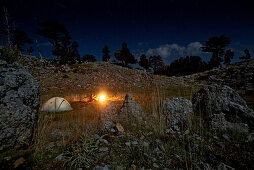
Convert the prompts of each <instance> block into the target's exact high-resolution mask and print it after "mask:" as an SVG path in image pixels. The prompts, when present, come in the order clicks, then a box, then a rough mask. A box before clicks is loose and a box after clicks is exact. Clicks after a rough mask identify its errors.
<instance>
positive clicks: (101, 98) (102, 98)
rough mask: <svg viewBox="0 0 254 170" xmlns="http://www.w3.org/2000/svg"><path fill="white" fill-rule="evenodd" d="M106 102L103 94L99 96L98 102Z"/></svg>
mask: <svg viewBox="0 0 254 170" xmlns="http://www.w3.org/2000/svg"><path fill="white" fill-rule="evenodd" d="M105 100H106V96H105V95H104V94H101V95H100V96H99V101H100V102H104V101H105Z"/></svg>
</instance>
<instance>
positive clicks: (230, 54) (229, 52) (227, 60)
mask: <svg viewBox="0 0 254 170" xmlns="http://www.w3.org/2000/svg"><path fill="white" fill-rule="evenodd" d="M233 56H234V52H233V51H232V50H230V49H229V50H227V51H226V53H225V56H224V64H226V65H229V64H230V62H231V59H233Z"/></svg>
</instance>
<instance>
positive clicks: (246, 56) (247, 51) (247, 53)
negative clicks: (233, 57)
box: [239, 49, 251, 60]
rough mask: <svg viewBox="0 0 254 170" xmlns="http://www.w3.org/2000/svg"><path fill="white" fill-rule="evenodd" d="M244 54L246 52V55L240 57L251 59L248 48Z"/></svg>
mask: <svg viewBox="0 0 254 170" xmlns="http://www.w3.org/2000/svg"><path fill="white" fill-rule="evenodd" d="M244 54H245V56H242V57H239V59H242V60H249V59H250V58H251V56H250V52H249V50H248V49H245V50H244Z"/></svg>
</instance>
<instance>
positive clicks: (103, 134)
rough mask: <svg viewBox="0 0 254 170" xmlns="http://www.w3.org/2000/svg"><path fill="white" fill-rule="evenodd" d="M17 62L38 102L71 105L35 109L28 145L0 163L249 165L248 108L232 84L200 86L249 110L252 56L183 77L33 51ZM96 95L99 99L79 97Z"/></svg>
mask: <svg viewBox="0 0 254 170" xmlns="http://www.w3.org/2000/svg"><path fill="white" fill-rule="evenodd" d="M20 62H21V63H22V64H23V65H24V66H25V67H26V68H27V69H28V70H30V71H31V73H32V74H33V75H34V76H35V77H36V79H37V80H38V81H39V83H40V86H41V104H40V105H42V104H43V103H44V102H45V101H46V100H48V99H49V98H51V97H55V96H58V97H64V98H65V99H67V101H68V102H70V104H71V107H72V108H73V110H71V111H66V112H60V113H50V112H40V111H39V113H38V127H37V131H36V133H35V137H34V141H33V144H32V146H31V147H30V149H29V150H28V151H24V153H22V152H20V153H18V154H16V155H15V156H14V157H11V158H9V157H7V156H3V157H4V161H5V164H3V167H10V166H13V165H14V166H16V164H18V165H17V166H19V167H21V168H28V167H29V168H30V169H56V168H59V167H60V168H66V169H78V168H81V169H82V168H84V169H95V170H96V169H104V170H107V169H129V168H131V169H149V168H152V169H179V168H183V169H223V168H224V169H225V168H226V169H227V168H229V169H230V168H235V169H246V168H250V169H251V168H253V149H254V148H253V147H252V146H253V142H254V135H253V132H252V130H253V129H254V121H253V120H254V119H252V118H254V116H253V115H252V114H253V111H252V110H251V109H249V108H248V107H247V105H246V103H245V101H244V100H243V99H242V98H241V97H240V96H239V95H238V94H237V93H235V92H234V90H233V89H231V88H228V87H225V86H217V85H212V86H208V88H207V87H205V88H203V89H201V90H200V88H201V86H203V85H207V84H213V83H217V84H222V85H223V84H226V85H229V86H231V87H232V88H235V91H237V92H239V93H240V94H241V96H242V97H243V98H244V99H245V100H246V101H247V104H248V106H249V107H253V99H254V97H253V93H252V92H251V91H252V88H253V80H252V74H253V61H250V62H242V63H236V64H233V65H230V66H228V67H223V68H218V69H214V70H210V71H206V72H203V73H197V74H193V75H189V76H182V77H174V76H173V77H166V76H159V75H153V74H150V73H146V72H144V71H142V70H138V69H135V68H125V67H121V66H118V65H114V64H111V63H106V62H94V63H83V64H76V65H73V66H60V65H54V64H53V63H52V61H51V60H46V59H42V60H40V59H38V58H36V57H33V56H23V57H22V58H21V59H20ZM240 87H241V88H240ZM209 88H210V91H209V90H208V89H209ZM101 92H103V93H105V94H106V96H107V100H106V102H104V103H100V102H99V101H92V102H88V101H87V100H86V99H87V98H88V97H89V96H90V95H91V94H95V95H98V94H100V93H101ZM127 93H128V95H126V94H127ZM210 93H211V94H210ZM197 94H198V95H199V97H200V98H199V97H197V96H198V95H197ZM193 96H194V97H193ZM194 98H195V100H197V99H204V100H203V101H202V102H203V104H202V105H201V106H199V105H197V103H198V102H197V103H196V104H195V100H192V99H194ZM209 102H211V103H212V104H211V103H210V104H211V105H210V104H209ZM200 107H201V108H202V109H206V110H207V111H208V112H209V111H210V112H209V114H212V115H213V116H214V117H210V118H212V120H210V119H209V121H207V120H208V119H205V118H204V117H203V116H204V115H202V114H203V113H202V114H201V115H199V112H200V113H201V111H202V109H200ZM239 108H240V109H239ZM232 113H233V114H232ZM225 114H227V115H226V116H225ZM237 114H238V115H237ZM248 116H249V117H248ZM246 122H247V123H248V125H247V124H246ZM208 126H215V127H216V128H215V129H212V128H211V129H210V128H207V127H208ZM239 152H241V153H243V154H239ZM5 158H8V160H5ZM20 159H21V160H22V161H23V162H22V163H19V162H18V163H17V161H18V160H20ZM204 167H206V168H204Z"/></svg>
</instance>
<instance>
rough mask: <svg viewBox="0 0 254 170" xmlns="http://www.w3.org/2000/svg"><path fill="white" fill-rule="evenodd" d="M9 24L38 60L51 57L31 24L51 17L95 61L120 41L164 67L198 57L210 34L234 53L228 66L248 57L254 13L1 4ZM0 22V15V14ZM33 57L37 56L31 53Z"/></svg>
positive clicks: (253, 50) (195, 4)
mask: <svg viewBox="0 0 254 170" xmlns="http://www.w3.org/2000/svg"><path fill="white" fill-rule="evenodd" d="M0 5H1V6H5V7H6V8H7V10H8V13H9V15H10V20H11V21H12V22H15V25H16V27H17V28H19V29H22V30H24V31H25V32H26V33H27V34H28V35H29V37H31V38H32V39H34V40H35V39H37V40H38V41H39V44H40V48H41V50H42V54H43V56H44V57H47V58H51V57H52V56H53V55H52V54H51V50H52V47H51V46H50V44H49V42H48V41H47V39H46V38H43V37H40V36H38V35H36V34H35V29H36V28H37V25H36V24H37V23H38V22H41V21H45V20H49V19H50V20H51V19H56V20H58V21H59V22H60V23H62V24H64V25H65V26H66V28H67V30H68V31H69V32H70V33H71V35H72V40H73V41H74V40H76V41H78V43H79V48H78V49H79V53H80V55H81V56H83V55H85V54H92V55H94V56H96V58H97V60H99V61H100V60H101V56H102V48H103V47H104V45H108V46H109V49H110V51H111V52H110V55H111V58H112V57H114V52H115V50H116V49H121V44H122V42H124V41H125V42H127V44H128V48H129V49H130V50H131V52H132V53H133V54H134V55H135V57H136V58H139V57H140V55H141V54H143V53H144V54H146V55H148V56H149V55H161V56H162V57H163V59H164V61H165V62H166V63H167V64H170V62H172V61H173V60H175V59H177V58H178V57H185V56H188V55H197V56H201V57H202V58H203V59H204V60H205V61H207V60H208V59H209V58H210V56H211V55H210V54H205V53H202V52H201V50H200V47H201V46H204V44H205V42H206V41H207V40H208V39H209V38H210V37H212V36H220V35H222V34H224V35H225V36H227V37H229V38H230V39H231V44H230V45H229V46H228V47H227V49H228V48H230V49H233V51H234V52H235V56H234V59H233V60H232V62H235V61H238V57H239V56H242V55H244V53H243V50H244V49H246V48H247V49H248V50H249V51H250V54H251V55H254V42H253V38H254V31H253V30H254V22H253V21H254V12H253V8H254V5H253V2H252V1H247V0H245V1H234V2H231V1H228V0H224V1H209V0H205V1H201V0H191V1H184V0H180V1H174V0H170V1H166V2H165V1H153V2H149V3H147V2H146V1H144V0H139V1H114V0H112V1H94V2H83V1H81V0H73V1H70V0H63V1H60V0H51V1H49V0H46V1H41V0H39V1H36V2H34V1H33V0H1V3H0ZM1 12H2V9H1ZM1 17H2V18H1V20H2V19H3V15H1ZM34 55H36V56H38V54H37V53H36V52H35V53H34Z"/></svg>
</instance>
